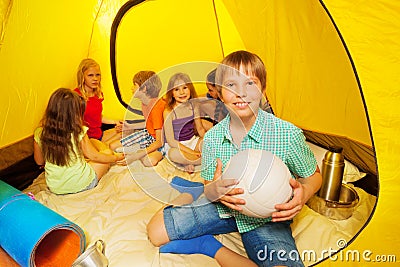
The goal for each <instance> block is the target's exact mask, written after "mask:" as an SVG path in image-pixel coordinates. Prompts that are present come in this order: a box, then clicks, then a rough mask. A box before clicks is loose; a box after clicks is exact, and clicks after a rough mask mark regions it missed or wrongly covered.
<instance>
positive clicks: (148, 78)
mask: <svg viewBox="0 0 400 267" xmlns="http://www.w3.org/2000/svg"><path fill="white" fill-rule="evenodd" d="M133 83H137V84H138V85H139V87H143V86H146V94H147V95H148V96H149V97H151V98H156V97H158V95H159V94H160V91H161V87H162V83H161V80H160V77H158V75H157V74H156V73H155V72H154V71H151V70H143V71H139V72H138V73H136V74H135V76H133Z"/></svg>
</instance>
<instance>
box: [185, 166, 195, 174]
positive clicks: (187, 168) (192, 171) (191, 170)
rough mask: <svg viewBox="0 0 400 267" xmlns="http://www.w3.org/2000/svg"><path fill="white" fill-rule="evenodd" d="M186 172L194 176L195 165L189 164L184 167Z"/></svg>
mask: <svg viewBox="0 0 400 267" xmlns="http://www.w3.org/2000/svg"><path fill="white" fill-rule="evenodd" d="M184 170H185V172H187V173H189V174H192V173H194V165H193V164H188V165H185V166H184Z"/></svg>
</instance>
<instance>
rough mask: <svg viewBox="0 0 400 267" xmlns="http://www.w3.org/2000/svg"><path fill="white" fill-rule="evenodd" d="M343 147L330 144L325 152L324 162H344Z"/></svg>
mask: <svg viewBox="0 0 400 267" xmlns="http://www.w3.org/2000/svg"><path fill="white" fill-rule="evenodd" d="M342 151H343V147H340V146H330V147H329V149H328V151H327V152H326V153H325V157H324V160H323V162H324V163H338V164H344V157H343V154H342Z"/></svg>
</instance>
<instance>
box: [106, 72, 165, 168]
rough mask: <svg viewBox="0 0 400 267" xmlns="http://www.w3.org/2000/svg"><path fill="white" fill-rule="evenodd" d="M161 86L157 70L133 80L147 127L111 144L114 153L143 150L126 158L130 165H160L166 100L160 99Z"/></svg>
mask: <svg viewBox="0 0 400 267" xmlns="http://www.w3.org/2000/svg"><path fill="white" fill-rule="evenodd" d="M161 87H162V83H161V80H160V78H159V77H158V75H157V74H156V73H155V72H154V71H140V72H138V73H136V74H135V76H134V77H133V87H132V91H133V92H134V96H135V97H136V98H138V99H139V100H140V101H141V102H142V112H143V116H144V118H145V125H146V128H145V129H142V130H140V131H136V132H134V133H132V134H130V135H128V136H123V138H122V139H121V140H117V141H114V142H113V143H111V144H110V148H111V149H113V150H116V149H118V148H120V147H123V148H124V149H123V150H125V151H128V150H129V149H127V148H128V147H131V146H133V145H134V144H139V146H140V149H139V150H137V151H136V152H134V153H129V154H126V155H125V160H126V163H127V164H130V163H132V162H133V161H135V160H140V161H141V162H142V163H143V165H144V166H146V167H150V166H155V165H157V163H158V162H159V161H160V160H161V159H162V158H163V153H162V147H163V145H164V142H163V138H162V127H163V123H164V119H163V112H164V107H165V101H164V100H163V99H162V98H159V94H160V90H161ZM127 128H129V124H124V132H125V131H126V130H127Z"/></svg>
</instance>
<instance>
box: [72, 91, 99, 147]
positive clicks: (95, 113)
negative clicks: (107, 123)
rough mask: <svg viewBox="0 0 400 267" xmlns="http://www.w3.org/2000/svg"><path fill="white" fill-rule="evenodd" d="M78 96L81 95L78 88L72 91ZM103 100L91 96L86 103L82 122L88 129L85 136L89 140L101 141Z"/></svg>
mask: <svg viewBox="0 0 400 267" xmlns="http://www.w3.org/2000/svg"><path fill="white" fill-rule="evenodd" d="M74 91H75V92H77V93H78V94H79V95H82V94H81V92H80V91H79V88H75V90H74ZM103 100H104V98H99V97H98V96H97V95H96V96H91V97H89V98H88V99H87V101H86V110H85V114H84V115H83V120H84V121H85V124H86V125H87V126H88V127H89V130H88V131H87V135H88V136H89V138H95V139H99V140H100V139H101V137H102V136H103V131H102V130H101V124H102V123H101V118H102V112H103V104H102V102H103Z"/></svg>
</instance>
